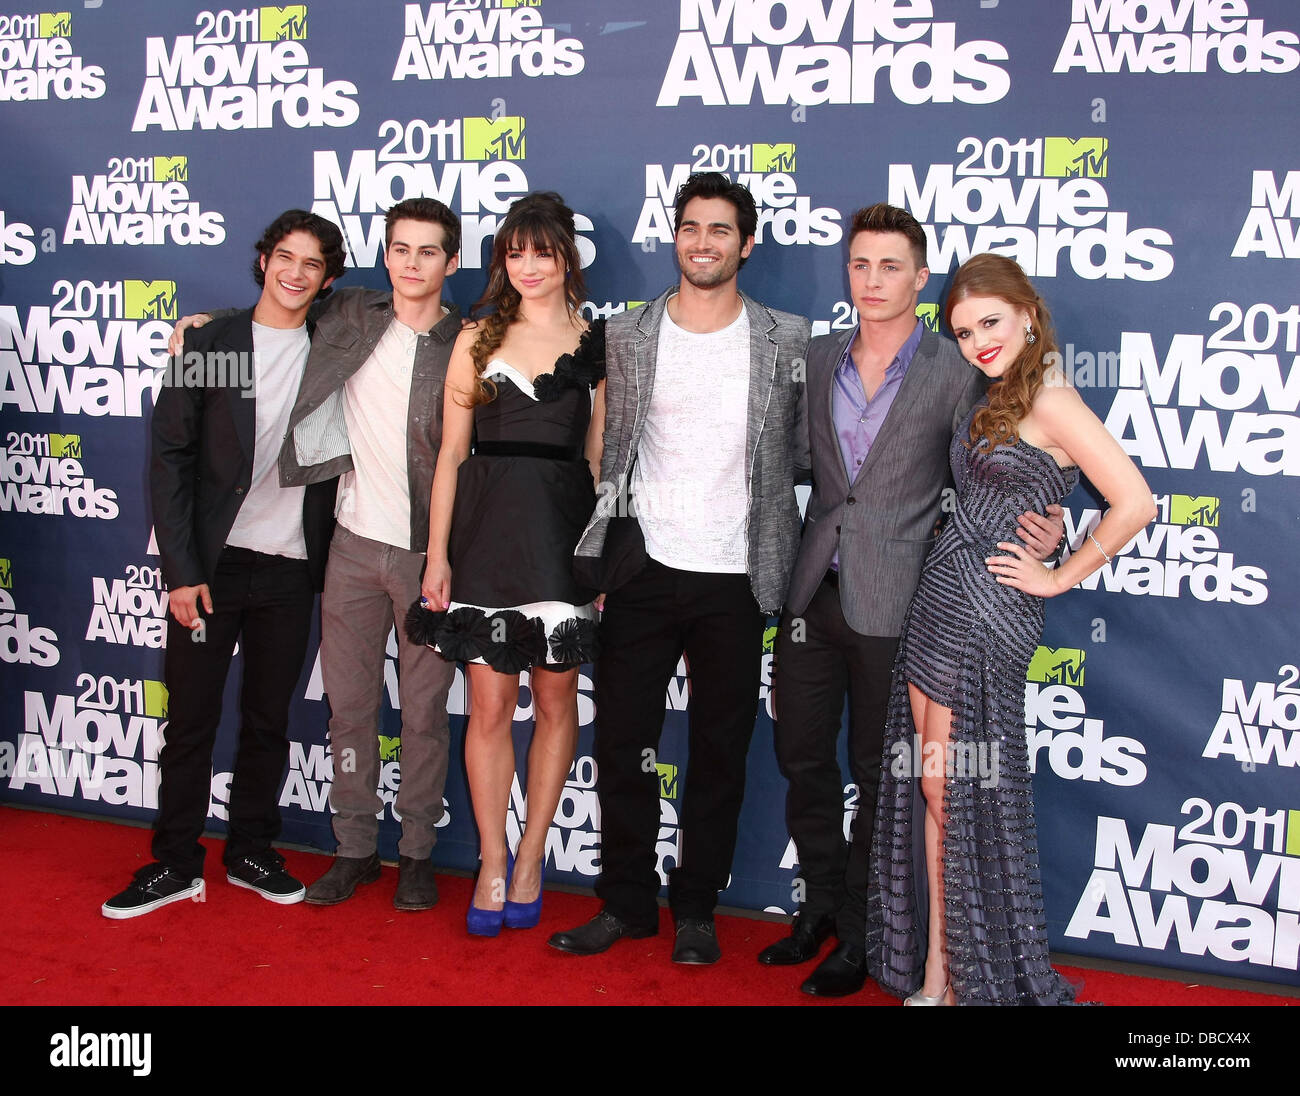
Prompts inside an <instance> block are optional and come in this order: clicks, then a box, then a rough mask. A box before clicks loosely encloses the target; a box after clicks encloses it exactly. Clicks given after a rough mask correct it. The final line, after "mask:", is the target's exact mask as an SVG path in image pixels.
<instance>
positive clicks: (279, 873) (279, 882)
mask: <svg viewBox="0 0 1300 1096" xmlns="http://www.w3.org/2000/svg"><path fill="white" fill-rule="evenodd" d="M226 879H227V881H229V882H231V883H234V884H235V886H237V887H243V888H245V889H246V890H251V891H257V893H258V894H260V895H261V896H262V897H263V898H265V899H266V900H267V901H268V902H276V903H279V904H280V905H281V906H292V905H293V904H294V903H295V902H301V901H302V899H303V895H305V894H306V893H307V888H306V887H304V886H303V885H302V884H301V883H299V882H298V880H296V879H295V878H294V877H293V876H292V875H290V874H289V873H288V872H287V871H285V870H284V857H283V856H281V855H280V854H279V853H278V852H272V851H271V850H270V849H268V850H267V851H266V852H259V853H252V854H251V855H249V856H241V857H240V858H239V859H238V860H236V861H235V862H234V863H232V864H227V865H226Z"/></svg>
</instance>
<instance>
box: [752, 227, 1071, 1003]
mask: <svg viewBox="0 0 1300 1096" xmlns="http://www.w3.org/2000/svg"><path fill="white" fill-rule="evenodd" d="M848 271H849V286H850V291H851V294H852V298H853V303H854V305H855V306H856V307H857V310H858V315H859V323H858V326H857V328H856V329H855V330H853V331H847V332H843V333H834V334H830V335H823V336H820V337H818V338H816V339H814V340H813V341H812V343H811V344H810V346H809V349H808V378H807V379H808V417H809V435H810V438H809V440H810V443H811V453H812V469H813V494H812V498H811V499H810V500H809V504H808V511H807V518H806V523H805V526H804V534H803V542H802V544H801V545H800V548H799V555H798V560H797V562H796V564H795V570H794V575H793V577H792V579H791V583H790V592H789V596H788V597H787V599H786V612H785V616H784V618H783V619H782V622H781V629H780V632H779V634H778V637H777V644H776V660H775V670H774V692H775V700H776V717H777V723H776V751H777V759H778V761H779V762H780V765H781V771H782V773H783V774H784V775H785V777H786V779H787V780H788V781H789V782H790V787H789V791H788V793H787V797H786V823H787V826H788V828H789V831H790V835H791V836H792V837H793V838H794V841H795V847H796V848H797V850H798V853H799V865H800V873H801V875H802V877H803V881H804V884H805V895H804V901H803V905H802V910H801V912H800V913H799V915H798V916H797V917H796V919H795V923H794V926H793V930H792V932H791V934H790V936H789V937H787V938H786V939H783V940H780V941H778V942H777V943H775V944H773V945H772V946H771V947H768V948H766V949H764V951H763V952H761V953H760V955H759V962H761V963H765V964H769V965H775V966H785V965H794V964H797V963H803V962H806V961H807V960H809V959H812V958H814V957H815V956H816V955H817V954H818V952H819V949H820V947H821V944H822V943H823V942H824V941H825V940H826V938H827V937H828V936H830V935H831V934H832V933H835V934H836V935H837V936H838V938H839V941H840V943H839V946H838V947H837V948H836V949H835V950H834V951H833V952H832V953H831V954H830V955H829V956H828V957H827V959H826V960H825V961H824V962H823V963H822V964H821V965H820V966H818V967H817V969H816V970H815V971H813V973H812V974H811V975H810V976H809V977H808V978H807V980H805V981H804V983H803V985H802V987H801V988H802V989H803V991H804V992H805V993H810V994H813V995H814V996H828V997H834V996H844V995H846V994H849V993H854V992H856V991H857V990H859V989H861V988H862V985H863V982H864V980H865V978H866V956H865V952H864V948H863V944H864V942H865V932H866V930H865V917H866V896H867V871H868V861H869V855H870V851H871V837H872V829H873V824H874V821H875V808H876V793H877V789H878V787H879V784H880V764H881V750H882V744H883V735H884V725H885V716H886V708H887V703H888V699H889V686H890V677H891V672H892V670H893V665H894V655H895V652H896V651H897V648H898V637H899V633H900V632H901V630H902V624H903V617H904V614H905V613H906V612H907V606H908V604H909V602H910V601H911V598H912V594H913V592H914V591H915V590H916V585H917V582H918V581H919V579H920V574H921V565H922V563H923V562H924V561H925V557H926V553H927V552H928V551H929V550H930V545H931V544H932V543H933V540H934V535H935V530H936V526H937V525H938V523H939V520H940V503H941V495H942V491H943V488H944V487H945V486H947V485H948V484H949V483H950V482H951V479H950V473H949V468H948V447H949V443H950V442H951V441H952V437H953V435H954V433H955V432H956V431H957V429H958V428H959V427H960V425H961V423H962V420H963V419H964V418H965V416H966V414H967V412H968V411H969V410H970V409H971V407H972V406H973V405H974V403H975V402H976V401H977V400H978V399H979V398H980V396H982V395H983V392H984V387H985V382H984V379H983V377H982V376H981V374H980V373H979V372H978V371H977V370H975V369H972V368H971V367H970V366H969V365H968V364H967V363H966V362H965V361H963V360H962V357H961V355H960V354H959V353H958V350H957V347H956V345H955V344H954V343H952V342H950V341H949V340H947V339H943V338H940V337H939V336H938V335H936V334H935V333H933V332H931V331H928V330H927V329H926V327H925V324H924V323H923V322H922V321H920V320H918V319H917V316H916V306H917V301H918V299H919V295H920V292H921V289H922V288H923V287H924V286H925V284H926V282H927V281H928V279H929V276H930V271H929V269H928V268H927V267H926V240H925V234H924V232H923V231H922V229H921V226H920V225H919V224H918V223H917V222H916V219H915V218H914V217H913V216H912V215H911V214H910V213H908V212H907V211H906V210H903V209H899V208H897V207H894V206H889V205H885V204H883V203H880V204H877V205H873V206H870V207H868V208H866V209H861V210H858V212H857V213H855V214H854V216H853V220H852V225H851V228H850V234H849V263H848ZM1058 513H1059V509H1058ZM1020 534H1021V536H1022V538H1023V539H1024V540H1025V541H1026V543H1027V544H1028V545H1029V546H1030V548H1031V549H1033V550H1035V551H1036V552H1037V553H1038V554H1039V555H1040V558H1042V557H1044V556H1046V555H1047V554H1049V552H1050V550H1051V548H1052V547H1053V546H1054V545H1055V543H1056V540H1057V539H1058V538H1059V534H1060V523H1059V521H1058V522H1057V525H1056V529H1055V535H1053V528H1052V525H1051V523H1050V522H1048V521H1045V520H1044V519H1042V518H1040V517H1039V516H1038V515H1037V514H1026V515H1024V517H1023V518H1022V520H1021V528H1020ZM846 693H847V695H848V702H849V742H848V745H849V764H850V768H851V771H852V775H853V779H854V781H855V782H856V783H857V786H858V803H857V818H856V820H855V822H854V826H853V837H852V840H851V842H850V843H849V844H847V845H846V843H845V840H844V833H843V814H844V800H843V780H842V777H841V773H840V767H839V761H838V758H837V755H836V743H837V741H838V738H839V731H840V721H841V716H842V713H843V710H844V700H845V694H846Z"/></svg>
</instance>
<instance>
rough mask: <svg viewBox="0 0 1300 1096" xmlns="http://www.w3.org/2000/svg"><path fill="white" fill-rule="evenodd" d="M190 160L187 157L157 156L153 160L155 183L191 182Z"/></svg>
mask: <svg viewBox="0 0 1300 1096" xmlns="http://www.w3.org/2000/svg"><path fill="white" fill-rule="evenodd" d="M189 178H190V167H189V158H188V157H186V156H155V157H154V158H153V181H154V182H155V183H186V182H189Z"/></svg>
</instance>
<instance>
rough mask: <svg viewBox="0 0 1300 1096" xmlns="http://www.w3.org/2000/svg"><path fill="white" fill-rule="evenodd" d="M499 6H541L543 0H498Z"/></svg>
mask: <svg viewBox="0 0 1300 1096" xmlns="http://www.w3.org/2000/svg"><path fill="white" fill-rule="evenodd" d="M497 6H498V7H502V8H540V7H541V6H542V0H497Z"/></svg>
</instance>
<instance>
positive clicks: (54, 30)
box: [40, 11, 72, 38]
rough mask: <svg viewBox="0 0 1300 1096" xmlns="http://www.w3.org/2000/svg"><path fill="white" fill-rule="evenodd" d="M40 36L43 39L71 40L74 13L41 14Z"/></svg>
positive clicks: (44, 12)
mask: <svg viewBox="0 0 1300 1096" xmlns="http://www.w3.org/2000/svg"><path fill="white" fill-rule="evenodd" d="M40 34H41V37H42V38H71V37H72V12H70V11H43V12H41V20H40Z"/></svg>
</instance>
